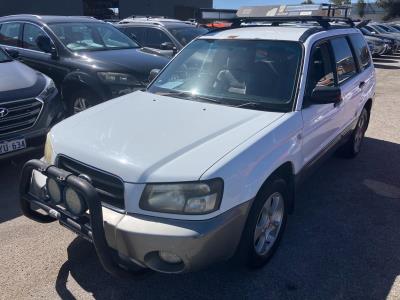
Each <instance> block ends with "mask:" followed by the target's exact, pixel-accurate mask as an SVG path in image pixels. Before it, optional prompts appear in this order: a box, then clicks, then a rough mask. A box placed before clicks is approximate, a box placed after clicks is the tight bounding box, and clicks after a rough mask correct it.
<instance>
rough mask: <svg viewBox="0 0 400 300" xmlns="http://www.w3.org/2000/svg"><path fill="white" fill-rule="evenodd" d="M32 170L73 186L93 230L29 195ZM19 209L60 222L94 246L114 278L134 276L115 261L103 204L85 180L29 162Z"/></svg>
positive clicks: (24, 171) (34, 217)
mask: <svg viewBox="0 0 400 300" xmlns="http://www.w3.org/2000/svg"><path fill="white" fill-rule="evenodd" d="M33 170H36V171H38V172H40V173H42V174H43V175H45V176H47V177H49V178H53V179H55V180H56V181H57V182H59V183H61V184H64V185H67V186H70V187H72V188H73V189H75V190H76V191H77V192H79V193H80V194H81V195H82V197H83V199H84V201H85V202H86V204H87V207H88V208H89V219H90V227H88V226H87V225H86V224H80V223H79V218H73V217H71V216H69V215H68V214H66V213H65V211H63V210H62V209H60V208H58V207H57V206H55V205H51V204H49V203H46V202H45V201H42V200H41V199H39V198H38V197H37V196H35V195H33V194H32V193H31V192H30V184H31V181H32V173H33ZM31 204H35V205H37V206H38V207H39V208H41V209H42V210H44V211H45V212H46V213H47V215H45V214H42V213H39V212H37V211H36V210H34V209H32V207H31ZM20 206H21V210H22V212H23V214H24V215H25V216H26V217H28V218H30V219H32V220H34V221H37V222H40V223H50V222H53V221H56V220H59V221H60V223H61V224H62V225H64V226H66V227H68V228H69V229H71V230H72V231H75V233H78V234H80V235H82V236H83V237H85V238H86V239H88V240H90V241H91V242H92V243H93V245H94V247H95V250H96V253H97V256H98V258H99V260H100V263H101V265H102V266H103V268H104V269H105V270H106V271H107V272H108V273H110V274H111V275H113V276H116V277H128V276H131V274H130V273H129V272H127V271H125V270H124V269H122V268H121V267H120V266H119V264H118V263H117V262H116V261H115V259H114V258H113V250H112V249H111V248H110V247H109V246H108V244H107V241H106V237H105V232H104V227H103V211H102V206H101V201H100V200H99V197H98V195H97V191H96V189H95V188H94V187H93V186H92V185H91V184H90V183H89V182H88V181H87V180H86V179H83V178H80V177H78V176H75V175H73V174H72V173H69V172H67V171H65V170H62V169H59V168H57V167H56V166H53V165H49V164H47V163H46V162H43V161H41V160H38V159H33V160H30V161H28V162H27V163H25V165H24V167H23V169H22V175H21V181H20Z"/></svg>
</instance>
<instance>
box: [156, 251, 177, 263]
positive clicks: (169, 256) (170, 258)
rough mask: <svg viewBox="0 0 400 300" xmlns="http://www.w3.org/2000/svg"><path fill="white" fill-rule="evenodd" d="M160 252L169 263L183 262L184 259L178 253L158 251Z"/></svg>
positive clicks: (161, 256)
mask: <svg viewBox="0 0 400 300" xmlns="http://www.w3.org/2000/svg"><path fill="white" fill-rule="evenodd" d="M158 254H159V255H160V258H161V259H162V260H164V261H165V262H167V263H170V264H179V263H181V262H182V259H181V258H180V257H179V256H178V255H176V254H173V253H171V252H167V251H160V252H158Z"/></svg>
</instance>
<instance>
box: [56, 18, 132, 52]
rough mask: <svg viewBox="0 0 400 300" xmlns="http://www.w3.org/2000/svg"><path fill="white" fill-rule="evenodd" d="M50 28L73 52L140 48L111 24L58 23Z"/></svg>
mask: <svg viewBox="0 0 400 300" xmlns="http://www.w3.org/2000/svg"><path fill="white" fill-rule="evenodd" d="M50 28H51V29H52V30H53V32H54V33H55V35H56V36H57V37H58V38H59V39H60V41H61V42H62V43H63V44H64V45H65V46H66V47H67V48H68V49H70V50H71V51H98V50H116V49H131V48H138V47H139V45H138V44H137V43H135V42H134V41H132V40H131V39H130V38H128V37H127V36H126V35H124V34H123V33H121V32H120V31H119V30H118V29H116V28H114V27H113V26H112V25H110V24H103V23H97V22H96V23H94V22H93V23H89V22H88V23H57V24H51V25H50Z"/></svg>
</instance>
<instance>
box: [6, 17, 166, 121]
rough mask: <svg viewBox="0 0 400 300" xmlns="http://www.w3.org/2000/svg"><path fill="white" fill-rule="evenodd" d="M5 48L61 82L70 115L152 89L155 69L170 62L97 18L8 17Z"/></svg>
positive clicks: (59, 85) (60, 86)
mask: <svg viewBox="0 0 400 300" xmlns="http://www.w3.org/2000/svg"><path fill="white" fill-rule="evenodd" d="M0 45H3V46H5V47H6V49H9V50H10V49H12V50H15V51H18V55H19V59H20V60H21V61H22V62H24V63H26V64H27V65H29V66H31V67H33V68H35V69H37V70H39V71H41V72H43V73H45V74H47V75H48V76H49V77H51V78H52V79H53V80H54V81H55V83H56V85H57V86H58V87H59V89H60V90H61V93H62V96H63V100H64V104H65V108H66V109H67V112H68V114H74V113H77V112H80V111H82V110H84V109H86V108H88V107H90V106H93V105H96V104H98V103H100V102H103V101H105V100H108V99H111V98H114V97H117V96H120V95H123V94H126V93H129V92H132V91H135V90H138V89H142V88H144V87H146V86H147V83H148V76H149V73H150V70H152V69H160V68H163V67H164V65H165V64H166V63H167V62H168V60H167V59H166V58H164V57H161V56H157V55H155V54H149V53H146V52H144V51H142V49H141V48H140V47H139V45H138V44H137V43H135V42H134V41H133V40H131V39H129V38H128V37H127V36H126V35H124V34H122V33H121V32H120V31H119V30H117V29H116V28H114V26H112V25H111V24H108V23H105V22H103V21H99V20H96V19H94V18H91V17H63V16H34V15H17V16H9V17H3V18H0ZM15 51H14V52H15Z"/></svg>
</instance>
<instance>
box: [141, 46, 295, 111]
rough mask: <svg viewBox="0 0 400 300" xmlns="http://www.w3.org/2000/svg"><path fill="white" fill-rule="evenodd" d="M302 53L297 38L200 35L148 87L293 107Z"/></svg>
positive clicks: (233, 101)
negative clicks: (252, 38) (233, 38)
mask: <svg viewBox="0 0 400 300" xmlns="http://www.w3.org/2000/svg"><path fill="white" fill-rule="evenodd" d="M301 56H302V47H301V46H300V44H299V43H298V42H288V41H269V40H213V39H210V40H209V39H207V40H206V39H199V40H196V41H194V42H193V43H191V44H189V45H188V46H187V47H186V48H185V49H184V50H183V51H182V52H181V53H180V54H179V55H178V56H177V57H176V58H175V59H174V60H173V61H172V62H171V63H170V64H169V65H168V67H167V68H166V69H165V70H164V71H163V72H162V73H161V74H160V76H159V77H158V78H157V80H156V81H155V82H154V83H153V84H152V85H151V86H150V87H149V89H148V91H149V92H152V93H156V94H163V95H170V96H172V97H174V96H175V97H178V98H185V99H187V100H193V101H212V102H215V103H219V104H223V105H231V106H240V107H243V108H253V109H261V110H272V111H289V110H290V109H291V107H292V104H293V100H294V95H295V88H296V81H297V75H298V72H299V66H300V61H301Z"/></svg>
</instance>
